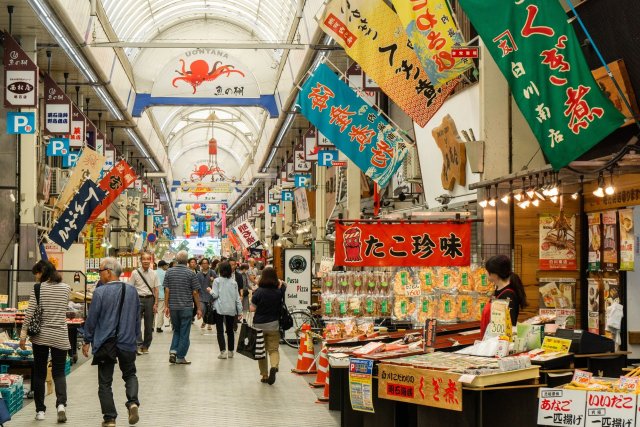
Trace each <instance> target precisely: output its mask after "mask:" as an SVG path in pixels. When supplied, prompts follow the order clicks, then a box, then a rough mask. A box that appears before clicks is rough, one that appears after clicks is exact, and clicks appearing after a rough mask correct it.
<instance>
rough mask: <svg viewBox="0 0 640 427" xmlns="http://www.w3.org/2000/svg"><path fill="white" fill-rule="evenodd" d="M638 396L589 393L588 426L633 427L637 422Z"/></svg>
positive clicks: (598, 392)
mask: <svg viewBox="0 0 640 427" xmlns="http://www.w3.org/2000/svg"><path fill="white" fill-rule="evenodd" d="M636 397H637V396H636V395H635V394H631V393H609V392H603V391H590V392H588V393H587V414H586V420H585V421H586V423H585V425H587V426H602V427H604V426H608V425H610V426H624V427H626V426H633V425H635V422H636Z"/></svg>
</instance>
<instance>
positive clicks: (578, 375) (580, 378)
mask: <svg viewBox="0 0 640 427" xmlns="http://www.w3.org/2000/svg"><path fill="white" fill-rule="evenodd" d="M591 377H593V374H592V373H591V372H587V371H581V370H580V369H576V370H575V372H574V373H573V379H572V380H571V382H573V383H576V384H580V385H588V384H589V383H590V382H591Z"/></svg>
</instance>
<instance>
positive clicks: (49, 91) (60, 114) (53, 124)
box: [43, 74, 102, 154]
mask: <svg viewBox="0 0 640 427" xmlns="http://www.w3.org/2000/svg"><path fill="white" fill-rule="evenodd" d="M43 79H44V116H45V118H44V130H45V132H48V133H50V134H52V135H57V134H68V133H70V132H71V100H70V99H69V98H68V97H67V95H66V94H65V93H64V91H63V90H62V89H61V88H60V87H59V86H58V85H57V84H56V82H55V81H53V79H52V78H51V76H50V75H49V74H44V76H43ZM100 154H102V153H100Z"/></svg>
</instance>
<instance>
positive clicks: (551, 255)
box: [539, 211, 578, 270]
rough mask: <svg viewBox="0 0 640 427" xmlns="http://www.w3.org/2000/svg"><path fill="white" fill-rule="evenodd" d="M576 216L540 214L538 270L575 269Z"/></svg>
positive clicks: (576, 266)
mask: <svg viewBox="0 0 640 427" xmlns="http://www.w3.org/2000/svg"><path fill="white" fill-rule="evenodd" d="M575 230H576V216H575V215H571V216H569V217H567V216H565V214H564V211H560V213H559V214H558V215H554V214H547V213H545V214H540V256H539V259H540V270H576V269H577V268H578V262H577V259H576V234H575Z"/></svg>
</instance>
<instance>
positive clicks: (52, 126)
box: [43, 74, 71, 134]
mask: <svg viewBox="0 0 640 427" xmlns="http://www.w3.org/2000/svg"><path fill="white" fill-rule="evenodd" d="M43 79H44V116H45V117H44V130H45V131H46V132H49V133H51V134H68V133H69V132H71V100H70V99H69V98H68V97H67V95H66V94H65V93H64V91H63V90H62V89H61V88H60V87H59V86H58V85H57V84H56V82H55V81H53V78H51V76H50V75H49V74H45V75H44V77H43Z"/></svg>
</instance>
